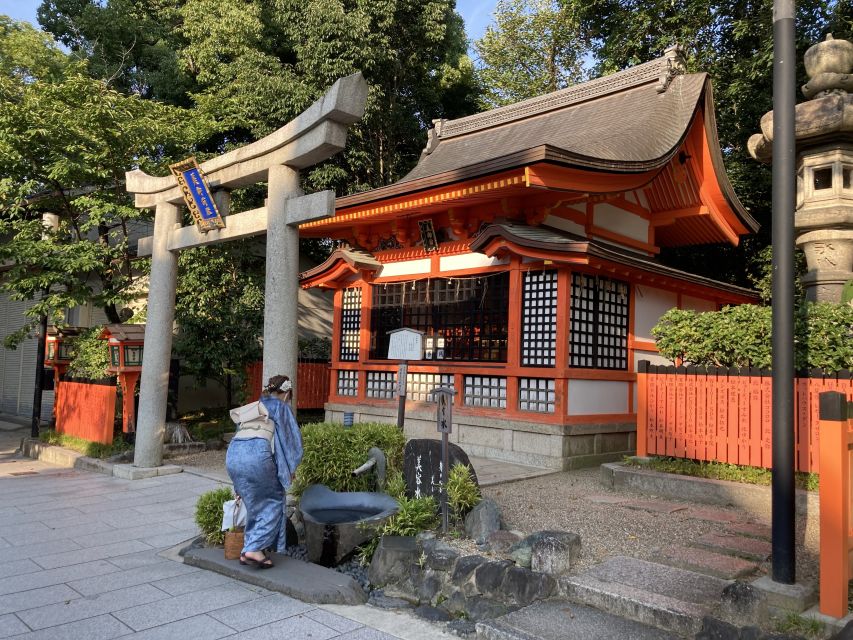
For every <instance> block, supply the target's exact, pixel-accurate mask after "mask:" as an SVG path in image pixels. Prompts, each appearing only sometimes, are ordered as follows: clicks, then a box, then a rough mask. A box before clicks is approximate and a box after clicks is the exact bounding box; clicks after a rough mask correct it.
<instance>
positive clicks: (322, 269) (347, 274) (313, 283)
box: [299, 249, 382, 289]
mask: <svg viewBox="0 0 853 640" xmlns="http://www.w3.org/2000/svg"><path fill="white" fill-rule="evenodd" d="M380 271H382V264H381V263H380V262H379V261H378V260H376V258H374V257H373V256H372V255H370V254H369V253H367V252H364V251H358V250H355V249H336V250H335V251H333V252H332V254H331V255H330V256H329V257H328V258H326V260H325V261H324V262H323V263H322V264H319V265H317V266H316V267H314V268H313V269H309V270H308V271H304V272H303V273H301V274H299V285H300V286H301V287H302V288H303V289H309V288H311V287H331V288H333V287H336V286H338V284H339V283H341V282H345V281H348V280H350V279H351V278H352V276H354V275H356V276H360V277H362V278H364V279H365V280H369V279H372V278H374V277H375V276H376V275H377V274H378V273H379V272H380Z"/></svg>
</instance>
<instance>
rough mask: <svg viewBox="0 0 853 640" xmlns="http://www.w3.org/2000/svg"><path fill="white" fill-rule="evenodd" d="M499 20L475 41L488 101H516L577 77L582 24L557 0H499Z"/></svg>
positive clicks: (489, 103) (489, 104) (580, 71)
mask: <svg viewBox="0 0 853 640" xmlns="http://www.w3.org/2000/svg"><path fill="white" fill-rule="evenodd" d="M494 19H495V23H494V25H490V26H489V27H487V28H486V33H485V34H484V35H483V37H482V38H481V39H480V40H478V41H477V42H476V43H475V45H474V46H475V48H476V51H477V55H478V56H479V58H480V65H481V69H480V79H481V80H482V83H483V85H484V87H485V94H484V96H483V101H484V103H485V105H486V106H487V107H490V108H491V107H499V106H502V105H505V104H512V103H513V102H518V101H519V100H524V99H525V98H532V97H534V96H538V95H542V94H543V93H550V92H552V91H556V90H557V89H562V88H564V87H566V86H568V85H570V84H574V83H576V82H578V81H579V80H580V79H581V78H582V76H583V64H582V63H583V60H582V59H581V55H582V54H583V52H584V51H585V47H584V46H583V44H582V43H581V42H580V40H579V33H580V30H579V25H578V23H577V20H576V19H575V18H574V16H573V15H572V13H571V11H570V7H566V6H562V4H561V3H560V2H559V1H558V0H500V1H499V2H498V4H497V7H496V8H495V13H494Z"/></svg>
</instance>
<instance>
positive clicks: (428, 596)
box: [415, 569, 441, 602]
mask: <svg viewBox="0 0 853 640" xmlns="http://www.w3.org/2000/svg"><path fill="white" fill-rule="evenodd" d="M439 591H441V579H440V578H439V577H438V576H437V575H436V574H435V571H433V570H432V569H426V570H425V571H424V572H423V574H422V576H421V579H420V580H418V581H417V582H415V593H416V594H417V596H418V599H419V600H420V601H421V602H432V599H433V598H434V597H435V596H437V595H438V592H439Z"/></svg>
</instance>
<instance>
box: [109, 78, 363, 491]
mask: <svg viewBox="0 0 853 640" xmlns="http://www.w3.org/2000/svg"><path fill="white" fill-rule="evenodd" d="M366 100H367V83H366V82H365V81H364V79H363V78H362V76H361V74H360V73H356V74H353V75H351V76H347V77H346V78H341V79H340V80H338V81H337V82H335V84H334V85H333V86H332V87H331V89H329V91H328V92H327V93H326V95H324V96H323V97H322V98H320V99H319V100H318V101H317V102H315V103H314V104H313V105H311V106H310V107H309V108H308V109H306V110H305V111H304V112H303V113H301V114H300V115H299V116H297V117H296V118H295V119H293V120H292V121H290V122H289V123H287V124H286V125H284V126H283V127H282V128H281V129H278V130H277V131H275V132H273V133H271V134H270V135H268V136H266V137H265V138H262V139H261V140H258V141H256V142H253V143H251V144H249V145H246V146H245V147H241V148H240V149H235V150H234V151H230V152H228V153H226V154H223V155H221V156H218V157H216V158H213V159H211V160H208V161H207V162H204V163H202V164H201V169H202V171H203V172H204V173H205V175H206V176H207V178H208V181H209V183H210V187H211V190H213V191H214V192H217V191H218V193H217V196H218V197H217V200H218V201H219V202H221V204H224V205H226V206H224V207H223V206H220V207H219V208H220V210H221V212H222V213H225V211H224V210H225V209H227V208H228V207H227V204H228V198H227V195H226V194H227V192H229V191H230V190H231V189H234V188H236V187H242V186H246V185H249V184H254V183H257V182H264V181H266V182H267V196H268V197H267V201H266V206H264V207H261V208H260V209H253V210H252V211H245V212H242V213H237V214H232V215H228V216H227V217H225V223H226V226H225V228H224V229H218V230H214V231H209V232H207V233H202V232H200V231H199V230H198V229H197V228H196V227H195V226H187V227H184V226H181V220H180V215H179V211H180V210H179V205H180V204H181V203H183V196H182V193H181V190H180V188H179V187H178V186H177V184H176V181H175V179H174V177H172V176H168V177H162V178H158V177H154V176H149V175H147V174H145V173H143V172H142V171H140V170H135V171H129V172H128V173H127V174H126V183H127V190H128V192H129V193H133V194H135V205H136V207H138V208H149V207H155V208H156V213H155V217H154V235H153V236H152V237H150V238H143V239H142V240H140V241H139V251H138V253H139V255H140V256H144V255H150V256H151V277H150V284H149V290H148V316H147V321H146V325H145V347H144V352H143V361H142V378H141V382H140V392H139V420H138V424H137V430H136V447H135V452H134V457H133V466H134V467H141V468H153V467H159V466H160V465H161V464H162V462H163V436H164V432H165V421H166V398H167V392H168V383H169V363H170V360H171V356H172V331H173V325H174V320H175V292H176V286H177V274H178V252H179V251H180V250H181V249H188V248H190V247H197V246H201V245H205V244H215V243H219V242H226V241H228V240H237V239H241V238H247V237H251V236H257V235H263V234H266V235H267V254H266V285H265V287H266V288H265V298H266V303H265V307H264V373H263V375H264V378H265V379H266V378H269V377H270V376H273V375H276V374H285V375H288V376H290V378H291V380H292V381H293V388H294V406H295V394H296V392H297V391H298V381H297V379H296V371H297V356H298V349H299V347H298V332H297V326H298V303H297V294H298V291H299V229H298V225H299V224H300V223H303V222H308V221H310V220H317V219H321V218H326V217H329V216H331V215H333V214H334V211H335V194H334V192H332V191H321V192H319V193H314V194H311V195H307V196H306V195H303V194H302V192H301V190H300V189H299V170H300V169H304V168H306V167H310V166H312V165H314V164H317V163H318V162H322V161H323V160H326V159H327V158H329V157H331V156H332V155H334V154H335V153H337V152H338V151H340V150H341V149H343V148H344V146H345V145H346V134H347V129H348V127H349V125H351V124H352V123H353V122H356V121H357V120H358V119H360V118H361V116H362V115H363V113H364V106H365V103H366ZM132 475H133V476H134V477H141V476H143V475H156V474H150V473H148V474H141V473H140V474H132Z"/></svg>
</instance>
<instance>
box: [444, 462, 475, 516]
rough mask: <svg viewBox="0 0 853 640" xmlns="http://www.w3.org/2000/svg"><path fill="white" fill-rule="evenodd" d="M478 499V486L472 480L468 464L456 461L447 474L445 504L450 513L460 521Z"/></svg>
mask: <svg viewBox="0 0 853 640" xmlns="http://www.w3.org/2000/svg"><path fill="white" fill-rule="evenodd" d="M480 500H481V497H480V488H479V487H478V486H477V484H476V483H475V482H474V478H473V477H472V476H471V470H470V469H469V468H468V465H464V464H462V463H459V462H457V463H456V464H455V465H453V466H452V467H451V468H450V473H449V474H448V476H447V504H448V506H449V507H450V513H451V515H452V516H453V518H454V519H455V520H456V521H457V522H460V521H461V520H462V519H463V518H464V517H465V516H466V515H468V512H469V511H471V509H473V508H474V507H476V506H477V505H478V504H479V503H480Z"/></svg>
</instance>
